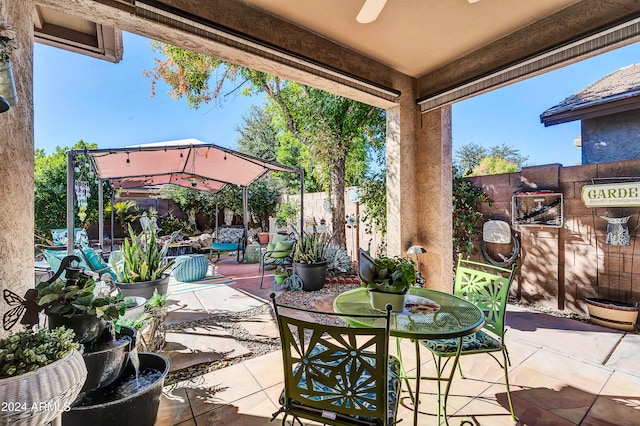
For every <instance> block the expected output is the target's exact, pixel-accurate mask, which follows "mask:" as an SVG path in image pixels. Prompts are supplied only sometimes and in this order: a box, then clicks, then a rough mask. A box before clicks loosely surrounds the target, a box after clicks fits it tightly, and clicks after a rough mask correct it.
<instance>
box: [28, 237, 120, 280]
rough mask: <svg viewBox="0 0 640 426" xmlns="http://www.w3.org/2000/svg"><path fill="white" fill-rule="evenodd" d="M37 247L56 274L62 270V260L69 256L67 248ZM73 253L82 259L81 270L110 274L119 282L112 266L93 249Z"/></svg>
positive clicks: (80, 248)
mask: <svg viewBox="0 0 640 426" xmlns="http://www.w3.org/2000/svg"><path fill="white" fill-rule="evenodd" d="M36 247H37V248H38V249H39V250H41V251H42V254H43V255H44V257H45V259H46V260H47V263H48V264H49V266H50V267H51V270H52V271H53V272H54V273H55V272H56V271H57V270H58V269H59V268H60V265H61V263H62V259H64V257H65V256H67V247H65V246H44V245H40V244H38V245H37V246H36ZM73 253H74V254H75V255H76V256H78V257H79V258H80V263H79V265H78V266H79V267H80V268H84V269H86V270H89V271H92V272H95V273H97V274H98V275H100V276H102V274H105V273H108V274H110V275H111V277H112V278H113V280H114V281H116V280H117V277H116V274H115V272H114V271H113V269H111V266H110V265H109V264H107V263H105V262H104V261H103V260H102V259H101V258H100V256H98V254H97V253H96V252H95V250H93V249H92V248H90V247H77V248H76V249H74V250H73ZM63 278H64V277H63Z"/></svg>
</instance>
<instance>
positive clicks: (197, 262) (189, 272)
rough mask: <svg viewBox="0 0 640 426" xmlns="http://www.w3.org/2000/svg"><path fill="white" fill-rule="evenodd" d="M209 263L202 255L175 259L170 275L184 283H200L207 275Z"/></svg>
mask: <svg viewBox="0 0 640 426" xmlns="http://www.w3.org/2000/svg"><path fill="white" fill-rule="evenodd" d="M208 268H209V262H208V261H207V257H206V256H205V255H203V254H186V255H183V256H178V257H176V260H175V263H174V264H173V270H172V271H171V273H172V274H173V277H174V278H175V279H176V280H178V281H182V282H185V283H191V282H194V281H200V280H201V279H203V278H204V277H205V276H206V275H207V269H208Z"/></svg>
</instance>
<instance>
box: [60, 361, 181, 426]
mask: <svg viewBox="0 0 640 426" xmlns="http://www.w3.org/2000/svg"><path fill="white" fill-rule="evenodd" d="M138 357H139V359H140V371H141V372H143V373H144V371H148V370H149V369H153V370H157V371H158V372H159V377H158V378H157V379H156V380H155V381H153V382H152V383H151V384H150V385H149V386H147V387H145V388H144V389H142V390H141V391H140V392H137V393H134V394H132V395H129V396H125V397H123V398H120V399H116V400H115V401H110V402H104V403H96V404H93V403H90V402H89V400H91V399H92V400H94V401H98V400H100V399H101V398H103V397H104V396H105V395H109V394H114V393H116V392H115V391H114V389H115V387H117V386H118V385H119V384H120V380H116V382H114V383H113V384H112V385H111V386H109V387H107V388H103V389H98V390H96V391H94V392H92V393H91V394H89V395H87V396H86V397H85V398H84V400H83V401H81V402H80V405H76V406H74V407H72V408H71V410H69V411H66V412H64V413H63V414H62V424H63V425H64V426H87V425H89V426H116V425H136V426H153V425H154V424H155V422H156V417H157V416H158V406H159V405H160V395H161V394H162V386H163V385H164V378H165V376H166V375H167V373H168V372H169V361H168V360H167V359H166V358H165V357H163V356H162V355H158V354H154V353H147V352H142V353H139V354H138ZM133 375H134V370H133V368H132V366H131V363H129V365H128V366H127V369H126V370H125V374H124V375H123V376H126V377H125V378H126V379H130V378H131V376H133ZM123 380H124V379H123ZM141 380H143V379H141Z"/></svg>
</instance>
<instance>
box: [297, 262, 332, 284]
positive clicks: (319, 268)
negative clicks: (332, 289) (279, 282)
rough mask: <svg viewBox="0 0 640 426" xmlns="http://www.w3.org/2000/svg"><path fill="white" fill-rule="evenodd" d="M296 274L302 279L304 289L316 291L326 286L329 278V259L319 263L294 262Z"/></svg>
mask: <svg viewBox="0 0 640 426" xmlns="http://www.w3.org/2000/svg"><path fill="white" fill-rule="evenodd" d="M294 266H295V271H296V274H298V276H299V277H300V280H301V281H302V290H304V291H316V290H320V289H321V288H322V287H324V283H325V281H326V279H327V261H326V260H325V261H323V262H318V263H297V262H294Z"/></svg>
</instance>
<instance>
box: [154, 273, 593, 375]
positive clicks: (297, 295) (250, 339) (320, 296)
mask: <svg viewBox="0 0 640 426" xmlns="http://www.w3.org/2000/svg"><path fill="white" fill-rule="evenodd" d="M352 288H355V287H354V285H353V284H327V285H325V286H324V287H323V288H322V289H321V290H318V291H314V292H304V291H285V292H283V293H282V294H280V295H279V296H277V300H278V302H279V303H281V304H286V305H292V306H298V307H303V308H307V309H314V308H316V307H317V306H318V305H319V304H321V303H323V302H325V303H326V301H327V300H330V296H334V295H337V294H339V293H342V292H344V291H346V290H350V289H352ZM509 303H511V304H514V305H518V306H522V307H526V308H529V309H533V310H536V311H538V312H544V313H545V314H549V315H554V316H558V317H563V318H571V319H574V320H577V321H582V322H589V317H588V316H587V315H582V314H577V313H575V312H570V311H559V310H554V309H549V308H545V307H541V306H537V305H533V304H528V303H524V302H520V301H518V300H516V299H512V298H510V299H509ZM267 312H272V307H271V304H270V303H268V304H265V305H263V306H260V307H258V308H254V309H250V310H247V311H244V312H238V313H231V314H224V315H216V316H212V317H211V318H207V319H204V320H199V321H191V322H183V323H178V324H172V325H170V326H168V327H167V330H169V331H170V330H176V329H180V328H182V327H195V326H206V325H217V326H219V327H222V328H224V329H225V330H226V331H227V332H228V333H229V334H231V335H232V336H233V337H234V338H235V339H236V340H237V341H238V342H239V343H240V344H242V345H243V346H245V347H246V348H247V349H249V350H250V351H251V354H250V355H247V356H245V357H238V358H234V359H230V360H220V361H214V362H211V363H208V364H200V365H196V366H193V367H189V368H185V369H183V370H180V371H176V372H174V373H169V375H168V376H167V378H166V379H165V385H171V384H174V383H177V382H179V381H182V380H187V379H190V378H192V377H195V376H199V375H202V374H206V373H208V372H211V371H215V370H218V369H221V368H224V367H228V366H230V365H233V364H237V363H239V362H243V361H246V360H248V359H251V358H254V357H257V356H260V355H265V354H268V353H270V352H274V351H276V350H278V349H280V339H278V338H275V339H267V338H264V337H256V336H254V335H252V334H250V333H249V332H248V331H247V330H246V329H245V328H244V327H243V325H242V324H243V321H244V320H245V319H246V318H252V317H254V316H256V315H260V314H264V313H267ZM325 318H327V316H323V315H318V316H317V319H318V320H319V321H323V322H324V323H326V324H331V323H333V324H337V323H340V320H339V319H337V320H333V321H329V320H325Z"/></svg>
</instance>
